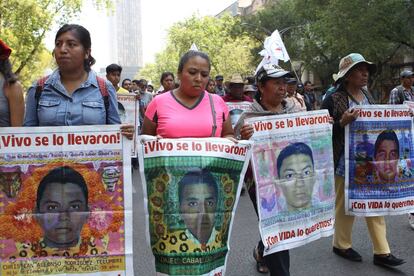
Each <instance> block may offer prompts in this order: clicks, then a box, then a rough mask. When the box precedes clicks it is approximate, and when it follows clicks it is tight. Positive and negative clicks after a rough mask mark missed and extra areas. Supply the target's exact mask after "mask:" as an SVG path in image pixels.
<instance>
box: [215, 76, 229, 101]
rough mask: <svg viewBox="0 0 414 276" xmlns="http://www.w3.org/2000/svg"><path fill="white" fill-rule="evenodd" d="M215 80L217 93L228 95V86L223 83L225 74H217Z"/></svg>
mask: <svg viewBox="0 0 414 276" xmlns="http://www.w3.org/2000/svg"><path fill="white" fill-rule="evenodd" d="M215 80H216V87H215V88H214V89H215V91H216V93H215V94H216V95H219V96H224V95H226V88H225V87H224V85H223V80H224V78H223V76H222V75H217V76H216V78H215Z"/></svg>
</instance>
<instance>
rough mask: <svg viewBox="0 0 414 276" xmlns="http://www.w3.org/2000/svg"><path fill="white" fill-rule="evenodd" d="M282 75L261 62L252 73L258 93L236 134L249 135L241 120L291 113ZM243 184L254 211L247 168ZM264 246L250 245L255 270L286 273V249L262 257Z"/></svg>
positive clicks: (249, 129) (287, 74) (249, 128)
mask: <svg viewBox="0 0 414 276" xmlns="http://www.w3.org/2000/svg"><path fill="white" fill-rule="evenodd" d="M286 77H292V76H291V74H290V72H288V71H285V70H283V69H282V68H280V67H279V66H277V65H273V64H265V65H263V66H262V67H261V68H259V70H258V71H257V74H256V80H257V86H258V93H257V94H256V101H254V102H253V104H252V110H253V111H252V112H246V113H243V114H242V116H241V118H240V119H239V121H238V123H237V124H236V126H235V127H234V129H235V133H236V137H240V138H241V139H250V137H251V136H252V135H253V132H254V130H253V126H252V125H247V124H244V119H246V118H250V117H257V116H270V115H277V114H286V113H294V112H295V105H294V104H293V103H292V102H291V101H286V99H285V97H286V80H285V78H286ZM245 184H246V188H247V191H248V192H249V196H250V199H251V200H252V202H253V206H254V208H255V211H256V213H257V202H256V187H255V183H254V180H253V173H252V170H251V168H250V167H249V169H248V171H247V172H246V177H245ZM263 250H264V245H263V243H262V241H261V240H260V241H259V243H258V245H257V246H256V247H255V248H254V251H253V256H254V258H255V260H256V269H257V271H258V272H260V273H267V272H268V271H269V272H270V275H272V276H274V275H278V276H279V275H283V276H287V275H290V272H289V266H290V258H289V251H288V250H284V251H280V252H276V253H273V254H270V255H267V256H266V257H263Z"/></svg>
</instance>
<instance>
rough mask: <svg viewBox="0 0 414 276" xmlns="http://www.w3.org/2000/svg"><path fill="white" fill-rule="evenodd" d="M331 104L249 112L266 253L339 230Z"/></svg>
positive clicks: (253, 164) (260, 217)
mask: <svg viewBox="0 0 414 276" xmlns="http://www.w3.org/2000/svg"><path fill="white" fill-rule="evenodd" d="M329 120H330V117H329V114H328V112H327V111H326V110H320V111H312V112H302V113H294V114H285V115H272V116H262V117H253V118H248V119H247V120H246V123H248V124H251V125H253V128H254V134H253V136H252V138H251V139H253V140H254V142H255V144H254V147H253V153H252V168H253V174H254V179H255V182H256V196H257V198H256V199H257V209H258V213H259V228H260V234H261V238H262V241H263V244H264V246H265V250H264V255H268V254H272V253H274V252H278V251H281V250H286V249H291V248H295V247H299V246H301V245H304V244H307V243H309V242H311V241H314V240H317V239H319V238H321V237H327V236H330V235H332V234H333V225H334V203H335V189H334V169H333V167H334V166H333V154H332V125H331V124H330V123H329Z"/></svg>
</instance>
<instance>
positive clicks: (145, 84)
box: [139, 79, 148, 86]
mask: <svg viewBox="0 0 414 276" xmlns="http://www.w3.org/2000/svg"><path fill="white" fill-rule="evenodd" d="M139 84H142V85H144V86H148V82H147V80H146V79H140V80H139Z"/></svg>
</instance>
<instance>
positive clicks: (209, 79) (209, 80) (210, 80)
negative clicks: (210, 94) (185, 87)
mask: <svg viewBox="0 0 414 276" xmlns="http://www.w3.org/2000/svg"><path fill="white" fill-rule="evenodd" d="M210 82H213V83H214V85H216V82H215V81H214V80H213V79H212V78H211V77H209V78H208V82H207V84H206V88H205V89H206V90H207V87H208V85H209V84H210Z"/></svg>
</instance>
